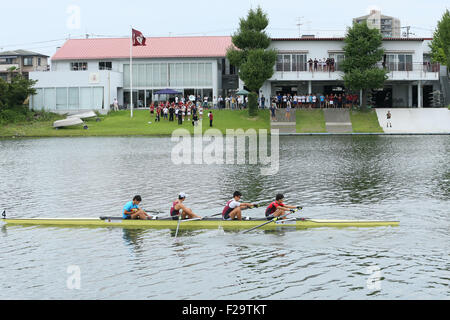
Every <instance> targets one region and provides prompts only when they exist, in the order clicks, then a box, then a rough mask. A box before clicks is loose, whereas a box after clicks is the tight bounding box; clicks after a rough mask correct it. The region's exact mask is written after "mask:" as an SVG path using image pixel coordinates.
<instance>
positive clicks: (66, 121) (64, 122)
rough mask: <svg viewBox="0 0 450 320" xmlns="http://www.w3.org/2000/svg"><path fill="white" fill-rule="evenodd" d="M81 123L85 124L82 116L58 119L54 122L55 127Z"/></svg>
mask: <svg viewBox="0 0 450 320" xmlns="http://www.w3.org/2000/svg"><path fill="white" fill-rule="evenodd" d="M80 124H84V122H83V120H81V119H80V118H67V119H64V120H58V121H55V122H54V123H53V128H64V127H71V126H77V125H80Z"/></svg>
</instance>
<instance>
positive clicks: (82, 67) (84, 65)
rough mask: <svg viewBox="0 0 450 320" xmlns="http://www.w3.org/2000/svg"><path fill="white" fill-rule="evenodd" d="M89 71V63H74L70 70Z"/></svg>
mask: <svg viewBox="0 0 450 320" xmlns="http://www.w3.org/2000/svg"><path fill="white" fill-rule="evenodd" d="M87 69H88V64H87V62H72V63H71V64H70V70H72V71H86V70H87Z"/></svg>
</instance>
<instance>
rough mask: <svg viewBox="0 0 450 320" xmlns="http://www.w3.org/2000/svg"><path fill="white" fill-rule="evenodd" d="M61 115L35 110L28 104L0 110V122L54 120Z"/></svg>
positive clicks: (3, 123)
mask: <svg viewBox="0 0 450 320" xmlns="http://www.w3.org/2000/svg"><path fill="white" fill-rule="evenodd" d="M59 118H61V116H59V115H57V114H55V113H51V112H45V111H33V110H30V109H29V108H28V107H27V106H23V105H22V106H15V107H11V108H7V109H3V110H0V124H1V125H6V124H10V123H21V122H32V121H52V120H56V119H59Z"/></svg>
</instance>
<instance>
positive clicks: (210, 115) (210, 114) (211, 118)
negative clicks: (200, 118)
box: [208, 111, 214, 127]
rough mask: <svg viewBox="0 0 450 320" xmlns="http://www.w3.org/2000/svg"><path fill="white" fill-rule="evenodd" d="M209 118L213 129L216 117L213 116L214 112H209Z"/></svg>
mask: <svg viewBox="0 0 450 320" xmlns="http://www.w3.org/2000/svg"><path fill="white" fill-rule="evenodd" d="M208 118H209V126H210V127H212V126H213V120H214V116H213V114H212V111H210V112H209V114H208Z"/></svg>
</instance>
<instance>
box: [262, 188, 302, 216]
mask: <svg viewBox="0 0 450 320" xmlns="http://www.w3.org/2000/svg"><path fill="white" fill-rule="evenodd" d="M283 200H284V195H282V194H277V196H276V198H275V201H274V202H272V203H271V204H270V205H269V206H268V207H267V209H266V218H267V220H272V219H273V218H276V217H280V216H283V215H285V214H286V212H287V211H290V210H291V209H301V207H295V206H288V205H285V204H284V203H283Z"/></svg>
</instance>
